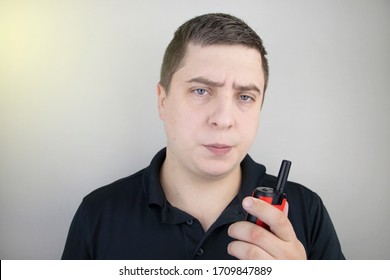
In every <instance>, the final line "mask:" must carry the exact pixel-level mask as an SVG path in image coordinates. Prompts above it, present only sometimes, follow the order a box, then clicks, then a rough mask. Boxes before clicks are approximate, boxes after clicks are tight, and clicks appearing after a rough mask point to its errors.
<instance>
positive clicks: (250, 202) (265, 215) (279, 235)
mask: <svg viewBox="0 0 390 280" xmlns="http://www.w3.org/2000/svg"><path fill="white" fill-rule="evenodd" d="M242 205H243V207H244V209H245V210H246V211H247V212H248V213H250V214H251V215H253V216H255V217H258V218H259V219H260V220H262V221H264V222H265V223H266V224H267V225H268V226H269V227H270V230H271V231H268V230H266V229H264V228H262V227H260V226H258V225H256V224H253V223H250V222H247V221H241V222H236V223H234V224H232V225H231V226H230V227H229V230H228V234H229V236H230V237H232V238H234V239H236V240H235V241H233V242H231V243H230V244H229V245H228V253H229V254H230V255H232V256H234V257H236V258H238V259H247V260H255V259H282V260H287V259H291V260H294V259H295V260H299V259H306V252H305V248H304V247H303V245H302V243H301V242H300V241H299V240H298V239H297V237H296V235H295V232H294V229H293V227H292V225H291V223H290V221H289V220H288V218H287V212H288V204H287V205H286V208H285V211H283V212H282V211H280V210H279V209H277V208H276V207H274V206H272V205H271V204H268V203H267V202H264V201H262V200H260V199H256V198H253V197H246V198H245V199H244V200H243V203H242Z"/></svg>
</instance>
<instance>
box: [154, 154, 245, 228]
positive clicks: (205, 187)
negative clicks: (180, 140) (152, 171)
mask: <svg viewBox="0 0 390 280" xmlns="http://www.w3.org/2000/svg"><path fill="white" fill-rule="evenodd" d="M160 180H161V185H162V187H163V190H164V193H165V196H166V198H167V200H168V201H169V203H170V204H171V205H173V206H175V207H177V208H179V209H181V210H183V211H185V212H187V213H188V214H190V215H192V216H193V217H195V218H196V219H198V220H199V222H200V223H201V224H202V226H203V229H204V230H205V231H207V230H208V229H209V228H210V226H211V225H212V224H213V223H214V222H215V220H216V219H217V218H218V217H219V216H220V214H221V213H222V211H223V210H224V209H225V208H226V207H227V205H228V204H229V203H230V202H231V201H232V199H233V198H234V197H235V196H236V195H237V193H238V190H239V188H240V183H241V168H240V166H237V168H235V169H233V170H232V171H231V172H229V173H228V174H225V175H223V176H218V177H212V176H204V177H201V176H196V175H194V174H192V173H191V172H189V171H188V170H185V169H184V168H180V166H176V165H175V164H174V162H171V161H170V160H169V159H166V161H165V162H164V164H163V166H162V169H161V173H160Z"/></svg>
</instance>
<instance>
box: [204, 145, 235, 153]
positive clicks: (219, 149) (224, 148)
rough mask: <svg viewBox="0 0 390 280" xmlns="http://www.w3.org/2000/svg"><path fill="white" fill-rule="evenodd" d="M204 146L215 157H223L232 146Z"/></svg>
mask: <svg viewBox="0 0 390 280" xmlns="http://www.w3.org/2000/svg"><path fill="white" fill-rule="evenodd" d="M204 146H205V147H206V148H207V149H208V150H209V151H210V152H212V153H213V154H215V155H225V154H227V153H229V152H230V150H231V149H232V146H230V145H226V144H207V145H204Z"/></svg>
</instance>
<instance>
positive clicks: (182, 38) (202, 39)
mask: <svg viewBox="0 0 390 280" xmlns="http://www.w3.org/2000/svg"><path fill="white" fill-rule="evenodd" d="M189 43H192V44H194V45H201V46H208V45H243V46H246V47H249V48H253V49H256V50H258V51H259V53H260V55H261V59H262V67H263V72H264V91H265V90H266V88H267V84H268V60H267V58H266V57H265V56H266V55H267V51H266V50H265V48H264V46H263V41H262V40H261V38H260V37H259V36H258V35H257V34H256V32H255V31H253V29H252V28H250V27H249V26H248V25H247V24H246V23H245V22H243V21H242V20H241V19H239V18H236V17H234V16H232V15H228V14H222V13H213V14H205V15H201V16H197V17H195V18H193V19H190V20H189V21H187V22H185V23H184V24H183V25H181V26H180V27H179V28H178V29H177V31H176V32H175V34H174V37H173V39H172V41H171V42H170V43H169V45H168V47H167V49H166V50H165V54H164V59H163V63H162V66H161V73H160V84H161V85H162V86H163V87H164V88H165V89H166V90H167V91H169V87H170V83H171V80H172V76H173V74H174V73H175V72H176V71H177V70H178V69H179V68H180V67H181V66H182V65H181V64H182V61H183V58H184V56H185V53H186V49H187V46H188V44H189Z"/></svg>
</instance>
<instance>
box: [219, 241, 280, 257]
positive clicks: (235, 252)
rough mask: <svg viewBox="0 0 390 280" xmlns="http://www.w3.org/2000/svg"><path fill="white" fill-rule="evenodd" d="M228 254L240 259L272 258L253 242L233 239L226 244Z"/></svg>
mask: <svg viewBox="0 0 390 280" xmlns="http://www.w3.org/2000/svg"><path fill="white" fill-rule="evenodd" d="M227 251H228V254H230V255H231V256H233V257H236V258H238V259H240V260H272V259H274V258H273V257H272V256H271V255H270V254H268V253H267V252H266V251H265V250H263V249H261V248H260V247H257V246H255V245H253V244H250V243H246V242H242V241H233V242H231V243H230V244H229V245H228V248H227Z"/></svg>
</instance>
